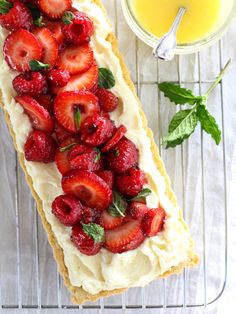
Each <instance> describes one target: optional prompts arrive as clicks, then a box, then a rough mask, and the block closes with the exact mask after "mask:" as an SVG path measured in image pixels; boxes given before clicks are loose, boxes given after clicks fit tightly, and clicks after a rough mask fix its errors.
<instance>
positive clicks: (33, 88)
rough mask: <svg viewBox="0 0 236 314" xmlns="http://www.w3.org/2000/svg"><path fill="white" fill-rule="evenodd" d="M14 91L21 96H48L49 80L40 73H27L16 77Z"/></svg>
mask: <svg viewBox="0 0 236 314" xmlns="http://www.w3.org/2000/svg"><path fill="white" fill-rule="evenodd" d="M12 84H13V87H14V89H15V90H16V92H17V93H18V94H20V95H22V94H27V95H30V96H37V95H39V94H46V93H47V89H48V84H47V79H46V77H45V76H44V75H43V74H41V73H40V72H26V73H24V74H19V75H18V76H16V77H15V78H14V80H13V82H12Z"/></svg>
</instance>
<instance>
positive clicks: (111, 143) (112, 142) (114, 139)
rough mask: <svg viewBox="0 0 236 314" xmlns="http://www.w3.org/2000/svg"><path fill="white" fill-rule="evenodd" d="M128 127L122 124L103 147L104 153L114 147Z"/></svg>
mask: <svg viewBox="0 0 236 314" xmlns="http://www.w3.org/2000/svg"><path fill="white" fill-rule="evenodd" d="M126 132H127V129H126V127H125V126H124V125H121V126H119V127H118V129H117V130H116V132H115V134H114V135H113V136H112V138H111V139H110V140H109V141H108V142H107V143H106V145H105V146H104V147H103V148H102V149H101V150H102V152H103V153H106V152H108V151H109V150H110V149H111V148H112V147H114V146H115V145H116V144H117V143H118V142H119V141H120V140H121V139H122V137H123V136H124V135H125V133H126Z"/></svg>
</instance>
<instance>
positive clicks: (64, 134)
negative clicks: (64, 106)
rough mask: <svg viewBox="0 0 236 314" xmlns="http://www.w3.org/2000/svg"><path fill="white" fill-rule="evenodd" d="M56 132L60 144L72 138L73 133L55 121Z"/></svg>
mask: <svg viewBox="0 0 236 314" xmlns="http://www.w3.org/2000/svg"><path fill="white" fill-rule="evenodd" d="M54 132H55V133H56V138H57V141H58V142H59V143H62V142H63V141H64V140H65V139H67V138H68V137H70V136H71V133H70V132H68V131H67V130H66V129H64V128H63V126H61V125H60V123H58V122H57V121H55V128H54Z"/></svg>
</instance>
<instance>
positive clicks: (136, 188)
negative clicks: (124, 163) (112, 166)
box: [116, 168, 147, 197]
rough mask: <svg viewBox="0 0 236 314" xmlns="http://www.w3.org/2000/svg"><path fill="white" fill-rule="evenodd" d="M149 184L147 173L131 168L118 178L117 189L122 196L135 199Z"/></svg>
mask: <svg viewBox="0 0 236 314" xmlns="http://www.w3.org/2000/svg"><path fill="white" fill-rule="evenodd" d="M145 183H147V180H146V178H145V173H144V172H143V171H142V170H140V169H135V168H131V169H130V170H128V171H127V172H126V173H122V174H120V175H118V176H117V177H116V187H117V188H118V190H119V191H120V193H121V194H124V195H125V196H130V197H134V196H136V195H138V194H139V193H140V192H141V191H142V189H143V186H144V184H145Z"/></svg>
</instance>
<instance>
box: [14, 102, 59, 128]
mask: <svg viewBox="0 0 236 314" xmlns="http://www.w3.org/2000/svg"><path fill="white" fill-rule="evenodd" d="M16 101H17V102H18V103H19V104H20V105H21V106H22V107H23V108H24V111H25V112H26V113H27V115H28V116H29V118H30V120H31V123H32V125H33V128H34V129H36V130H40V131H44V132H52V130H53V126H54V123H53V119H52V117H51V116H50V114H49V112H48V111H47V110H46V109H45V108H44V107H43V106H40V104H39V103H38V102H37V101H36V100H35V99H34V98H32V97H30V96H17V97H16Z"/></svg>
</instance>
